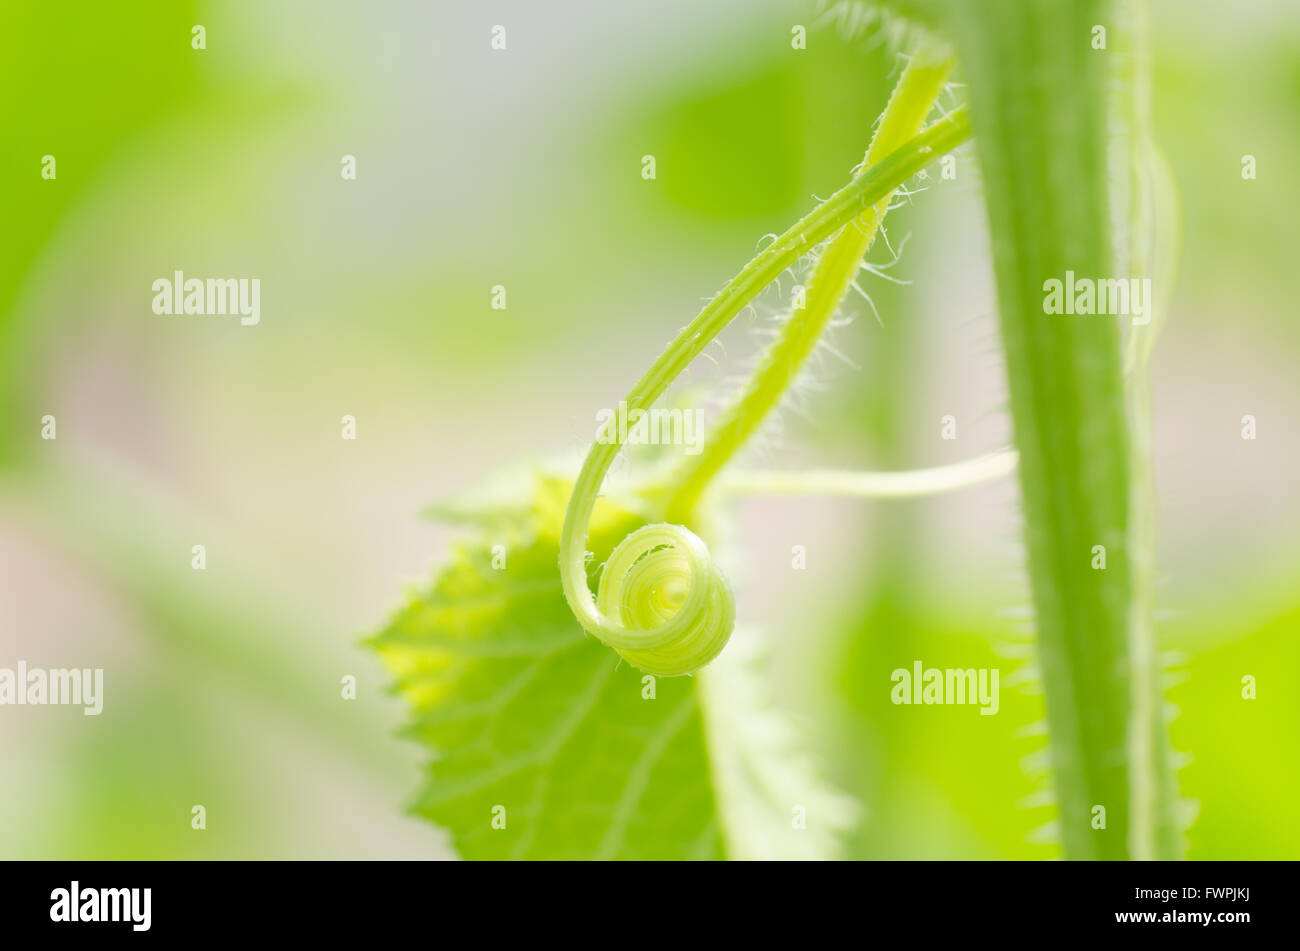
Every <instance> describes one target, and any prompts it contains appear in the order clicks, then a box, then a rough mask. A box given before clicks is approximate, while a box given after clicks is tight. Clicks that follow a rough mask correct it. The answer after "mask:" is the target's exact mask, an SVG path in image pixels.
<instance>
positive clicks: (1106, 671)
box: [949, 0, 1169, 859]
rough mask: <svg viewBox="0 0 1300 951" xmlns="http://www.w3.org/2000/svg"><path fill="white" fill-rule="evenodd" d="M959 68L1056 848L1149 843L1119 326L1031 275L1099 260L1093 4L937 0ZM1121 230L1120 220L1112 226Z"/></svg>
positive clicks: (1108, 245) (1107, 71) (1140, 521)
mask: <svg viewBox="0 0 1300 951" xmlns="http://www.w3.org/2000/svg"><path fill="white" fill-rule="evenodd" d="M949 9H950V11H951V13H952V19H953V25H954V26H955V27H956V30H957V34H958V42H959V52H960V55H961V58H962V63H963V65H964V67H965V69H966V70H967V73H968V77H967V78H968V81H969V85H970V93H971V108H972V109H973V111H974V113H975V117H976V125H977V128H978V131H979V137H978V153H979V158H980V163H981V166H982V168H983V173H984V174H983V177H984V182H985V203H986V206H987V209H988V216H989V223H990V229H991V232H992V245H993V263H994V271H995V276H996V278H997V290H998V305H999V311H1000V325H1001V335H1002V341H1003V348H1004V351H1005V354H1006V366H1007V374H1008V379H1009V383H1010V391H1011V414H1012V419H1013V422H1014V425H1015V437H1016V443H1017V446H1018V448H1019V450H1020V483H1021V489H1022V494H1023V497H1024V508H1025V541H1026V547H1027V552H1028V558H1029V574H1030V582H1031V586H1032V590H1033V596H1034V605H1035V612H1036V620H1037V626H1038V642H1039V650H1038V659H1039V663H1040V665H1041V668H1042V676H1043V681H1044V687H1045V694H1046V703H1047V718H1048V725H1049V727H1050V736H1051V754H1052V764H1053V771H1054V781H1055V786H1056V793H1057V800H1058V805H1059V810H1060V818H1059V821H1060V828H1061V836H1062V839H1063V843H1064V847H1065V854H1066V857H1067V858H1083V859H1087V858H1097V859H1126V858H1152V857H1157V856H1163V855H1168V848H1167V847H1168V845H1169V839H1168V836H1167V835H1165V834H1163V833H1162V832H1161V831H1160V830H1162V829H1165V828H1167V827H1168V816H1167V814H1166V809H1167V806H1166V803H1167V798H1166V797H1165V796H1164V795H1163V794H1162V792H1161V791H1162V790H1163V789H1165V788H1167V786H1166V774H1167V764H1166V762H1165V761H1164V759H1163V756H1162V755H1161V751H1162V750H1163V746H1164V743H1165V742H1166V737H1165V734H1164V728H1163V719H1162V713H1161V710H1160V707H1161V704H1160V702H1159V697H1158V695H1157V694H1156V692H1155V686H1154V681H1153V680H1152V679H1151V678H1152V674H1153V657H1152V648H1151V639H1150V638H1151V631H1150V627H1149V624H1148V623H1147V621H1146V614H1145V611H1144V609H1143V608H1142V607H1141V599H1142V596H1143V592H1142V585H1143V577H1144V576H1145V574H1146V572H1147V570H1148V566H1149V558H1150V551H1149V545H1150V538H1149V523H1148V522H1147V521H1146V518H1147V515H1146V510H1145V509H1144V508H1143V506H1144V505H1146V504H1147V502H1149V500H1148V499H1146V498H1145V493H1144V492H1143V491H1142V490H1141V489H1140V488H1137V487H1138V486H1139V485H1140V483H1141V482H1142V480H1143V478H1144V476H1143V472H1142V466H1143V463H1142V460H1141V456H1142V454H1143V453H1144V452H1145V449H1146V447H1145V445H1144V444H1143V441H1144V437H1143V432H1144V431H1142V430H1138V431H1136V435H1135V431H1134V430H1131V429H1130V425H1129V420H1130V415H1129V414H1130V412H1137V413H1140V414H1143V415H1145V412H1146V407H1145V405H1143V402H1144V401H1143V400H1142V399H1137V400H1134V399H1132V392H1131V390H1130V385H1129V381H1128V380H1127V379H1126V377H1125V374H1124V367H1123V359H1122V351H1121V346H1122V338H1121V327H1120V321H1119V320H1118V319H1116V317H1114V316H1084V317H1078V316H1076V317H1065V316H1061V315H1059V314H1053V313H1048V312H1047V309H1046V308H1045V306H1044V290H1045V282H1047V281H1049V280H1053V279H1055V280H1061V279H1063V278H1064V277H1065V276H1066V272H1067V271H1073V272H1074V273H1075V274H1076V275H1079V276H1081V277H1087V278H1091V279H1094V280H1105V279H1125V278H1128V277H1130V276H1131V275H1128V274H1120V273H1116V254H1115V249H1114V247H1113V245H1112V241H1113V236H1114V233H1113V231H1112V225H1113V222H1112V219H1111V216H1110V209H1109V198H1110V196H1109V193H1108V183H1109V178H1110V176H1109V168H1108V162H1107V148H1108V144H1109V140H1110V135H1111V129H1110V127H1109V125H1108V110H1107V101H1108V93H1107V86H1108V82H1109V81H1110V80H1111V79H1112V78H1113V74H1112V72H1111V69H1112V64H1113V60H1112V58H1111V57H1112V54H1111V53H1110V52H1108V50H1107V48H1106V47H1105V44H1104V42H1099V40H1100V36H1101V35H1100V34H1099V30H1104V29H1105V25H1109V27H1110V32H1111V33H1112V34H1114V33H1115V32H1116V31H1117V30H1120V29H1122V28H1123V27H1122V26H1121V25H1120V24H1119V23H1117V22H1116V20H1115V19H1114V17H1113V16H1111V14H1112V13H1113V12H1114V7H1113V5H1112V4H1111V3H1109V2H1106V0H985V2H981V3H980V4H978V5H977V4H969V3H964V2H955V3H952V4H950V5H949ZM1118 224H1119V227H1120V228H1125V227H1127V226H1128V225H1129V222H1128V221H1127V220H1123V219H1121V220H1119V221H1118ZM1135 441H1136V445H1135Z"/></svg>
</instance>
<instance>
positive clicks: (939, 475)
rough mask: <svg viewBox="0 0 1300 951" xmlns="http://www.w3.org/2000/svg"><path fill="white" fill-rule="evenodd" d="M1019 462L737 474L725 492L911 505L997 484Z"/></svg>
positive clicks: (1000, 457) (995, 457) (994, 455)
mask: <svg viewBox="0 0 1300 951" xmlns="http://www.w3.org/2000/svg"><path fill="white" fill-rule="evenodd" d="M1018 459H1019V456H1018V454H1017V453H1016V451H1015V450H1014V449H1003V450H1002V451H1000V452H991V453H989V454H987V455H984V456H978V457H976V458H974V459H966V460H963V461H962V462H956V463H953V464H952V465H947V466H935V467H934V468H932V469H912V470H909V471H906V472H859V471H855V470H852V469H813V470H809V471H800V472H737V473H734V474H732V475H730V476H724V477H723V479H722V482H721V488H722V489H723V491H726V492H731V493H736V494H748V495H849V496H857V497H860V498H871V499H907V498H915V497H917V496H922V495H935V494H937V493H940V492H950V491H953V490H954V489H965V488H968V487H970V486H973V485H979V484H981V483H983V482H992V481H994V480H996V479H1000V478H1002V477H1003V476H1007V475H1010V474H1011V473H1012V472H1015V470H1016V463H1017V461H1018Z"/></svg>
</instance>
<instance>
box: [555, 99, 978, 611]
mask: <svg viewBox="0 0 1300 951" xmlns="http://www.w3.org/2000/svg"><path fill="white" fill-rule="evenodd" d="M969 136H970V122H969V116H968V114H967V112H966V110H965V109H964V108H961V109H957V110H954V111H953V112H952V113H951V114H949V115H948V116H946V117H945V118H942V119H939V120H937V121H935V122H934V123H932V124H931V125H930V126H929V127H928V128H927V129H925V131H923V132H921V133H920V134H918V135H916V136H914V137H913V138H912V139H911V140H909V141H908V142H906V143H905V144H903V145H901V146H900V147H898V148H897V149H895V150H893V151H892V152H891V154H890V155H889V156H888V157H887V158H885V159H884V160H882V161H881V162H879V163H877V164H875V165H873V166H872V167H871V168H869V169H867V170H866V171H865V172H864V173H863V174H862V175H860V176H859V177H857V178H855V179H854V180H853V181H851V182H850V183H849V184H847V185H845V186H844V187H843V188H841V189H840V190H839V191H838V192H836V193H835V194H834V195H832V196H831V197H830V198H828V199H827V200H826V201H824V202H823V203H822V204H820V205H818V206H817V207H816V208H815V209H813V210H812V211H811V212H810V213H809V214H808V215H806V216H805V217H804V218H802V219H801V220H800V221H798V222H797V223H796V224H795V225H794V226H793V227H791V228H790V229H789V230H787V231H786V232H785V233H784V234H782V235H781V236H780V237H778V238H777V239H776V240H775V241H773V242H772V243H771V244H770V245H768V246H767V247H766V248H764V249H763V250H762V251H761V252H760V253H759V254H758V255H756V256H755V257H754V258H753V259H752V260H751V261H750V262H749V263H748V264H746V265H745V266H744V268H742V269H741V271H740V273H739V274H737V275H736V276H735V277H734V278H732V280H730V281H729V282H728V283H727V284H726V285H725V286H723V288H722V289H721V290H720V291H719V292H718V294H717V296H716V297H714V298H713V300H712V301H710V302H709V304H708V305H707V306H705V308H704V309H703V310H702V311H700V313H699V314H698V315H697V316H696V317H695V319H694V320H692V321H691V322H690V324H688V325H687V326H686V327H685V328H684V329H683V330H682V332H681V333H680V334H678V336H677V337H676V339H674V340H673V342H672V343H671V344H669V345H668V348H667V349H666V350H664V352H663V353H662V354H660V355H659V357H658V359H656V360H655V361H654V363H653V364H652V365H651V366H650V369H648V370H647V371H646V373H645V375H644V376H642V377H641V379H640V380H639V381H638V382H637V383H636V385H635V386H634V387H633V388H632V390H631V392H630V393H629V394H628V395H627V398H626V404H627V407H628V411H629V412H631V411H633V410H637V409H641V410H647V409H649V408H650V407H651V406H652V405H653V403H654V402H655V400H657V399H658V398H659V397H660V396H661V395H662V394H663V392H664V391H665V390H666V389H667V388H668V386H669V385H670V384H671V383H672V381H673V380H674V379H676V378H677V376H678V375H679V374H680V373H681V372H682V371H683V370H685V369H686V367H687V366H689V365H690V364H691V362H692V361H693V360H694V359H695V358H696V357H698V356H699V355H700V353H701V352H702V351H703V350H704V348H705V347H707V346H708V345H709V343H710V342H711V341H712V340H713V338H714V337H716V336H717V335H718V334H719V333H720V332H721V331H722V329H723V328H724V327H726V326H727V324H728V323H730V322H731V320H732V319H733V318H734V317H735V316H736V315H737V314H738V313H739V312H740V311H741V310H742V309H743V308H744V307H745V306H746V305H747V304H748V303H749V302H750V301H751V300H753V299H754V297H756V296H757V295H758V294H759V293H760V292H761V291H762V290H763V288H765V287H766V286H767V285H768V284H770V283H771V282H772V281H773V280H775V279H776V278H777V277H778V276H779V275H780V274H781V273H782V272H783V271H784V270H785V269H786V268H788V267H789V266H790V265H792V264H793V263H794V262H795V261H797V260H798V259H799V257H800V256H802V255H803V254H806V253H807V252H808V251H810V250H812V249H813V248H815V247H816V246H817V245H818V244H820V243H821V242H822V241H824V240H826V239H827V238H828V237H830V236H831V235H833V234H834V233H835V232H836V231H838V230H839V229H841V228H843V227H844V226H845V225H847V224H848V223H849V222H851V221H853V220H854V219H855V218H857V217H858V216H859V215H860V214H862V213H863V212H864V210H866V209H869V208H871V207H873V206H874V205H876V204H877V203H878V202H880V201H882V200H885V199H887V198H888V197H889V196H890V195H891V194H893V192H894V190H895V189H897V188H898V186H899V185H901V184H902V183H903V182H905V181H907V180H908V179H909V178H911V177H912V176H913V175H915V174H916V173H917V172H919V171H920V170H921V169H923V168H925V167H926V166H927V165H929V164H930V163H931V162H933V161H935V160H936V159H937V158H939V156H941V155H943V154H944V153H946V152H948V151H950V150H952V149H954V148H956V147H957V146H958V145H960V144H961V143H962V142H964V141H966V139H967V138H968V137H969ZM607 436H608V437H609V438H608V439H607V440H604V441H597V442H596V443H594V444H593V445H592V447H591V450H590V452H589V453H588V454H587V458H586V460H585V461H584V462H583V465H582V469H581V470H580V471H579V473H578V477H577V479H576V481H575V482H574V487H573V493H572V495H571V496H570V497H569V504H568V507H567V509H566V510H565V518H564V528H563V531H562V532H561V538H560V574H561V579H562V582H563V585H564V592H565V597H566V599H567V600H568V602H569V607H570V609H571V610H572V611H573V612H574V615H575V617H576V618H577V619H578V621H579V622H580V623H581V624H582V626H583V627H584V628H585V629H586V630H588V631H600V630H602V629H604V628H606V627H608V626H609V625H608V621H607V619H606V618H604V617H603V616H602V615H601V613H600V611H599V610H598V609H597V607H596V604H595V601H594V598H593V597H592V593H591V590H590V588H589V587H588V585H587V571H586V541H587V526H588V523H589V522H590V519H591V514H592V511H593V510H594V508H595V505H596V498H597V496H598V494H599V492H600V487H601V484H602V483H603V482H604V479H605V475H606V473H607V472H608V471H609V467H610V465H611V464H612V463H613V461H614V459H615V457H616V456H617V455H618V453H619V450H620V449H621V448H622V443H621V442H620V440H619V435H618V432H617V427H616V426H613V425H611V426H610V427H609V429H608V431H607Z"/></svg>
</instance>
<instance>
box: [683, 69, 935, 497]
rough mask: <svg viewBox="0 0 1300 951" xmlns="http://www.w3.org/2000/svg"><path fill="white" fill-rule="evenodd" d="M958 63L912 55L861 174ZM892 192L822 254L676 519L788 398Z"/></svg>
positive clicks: (921, 111) (910, 132)
mask: <svg viewBox="0 0 1300 951" xmlns="http://www.w3.org/2000/svg"><path fill="white" fill-rule="evenodd" d="M951 70H952V61H951V59H949V58H948V57H947V56H946V55H942V54H939V53H938V52H937V51H934V50H930V49H923V50H920V51H918V52H917V53H916V54H915V55H913V57H912V59H911V61H910V62H909V63H908V65H907V67H906V68H905V69H904V70H903V74H902V76H901V77H899V80H898V85H897V86H895V87H894V92H893V94H892V96H891V97H890V100H889V103H888V104H887V105H886V106H885V111H884V112H883V113H882V114H881V117H880V123H879V125H877V127H876V132H875V135H874V136H873V137H872V139H871V145H870V147H869V148H868V149H867V154H866V158H865V159H864V160H863V163H862V166H861V170H860V171H859V172H858V174H859V175H863V174H866V171H867V170H868V169H869V168H870V167H871V166H873V165H874V164H875V163H876V162H878V161H880V159H882V158H884V157H885V156H886V155H888V154H889V153H891V152H893V151H894V150H895V149H897V148H898V147H899V146H900V145H902V144H903V143H904V142H906V141H907V140H908V139H910V138H911V137H912V136H914V135H915V134H916V132H917V130H918V129H920V128H921V124H922V123H923V122H925V119H926V117H927V116H928V115H929V114H930V111H931V110H932V109H933V108H934V104H935V100H936V99H937V98H938V96H939V93H940V92H942V90H943V85H944V83H945V82H946V81H947V78H948V74H949V72H951ZM892 195H893V193H892V192H891V193H890V194H889V195H886V196H885V197H884V198H882V199H881V200H880V201H878V202H876V203H875V204H873V205H872V206H871V207H870V208H868V209H866V210H865V211H864V212H862V214H860V215H858V216H857V217H856V218H855V219H854V220H853V221H851V222H849V223H848V224H847V225H846V226H845V227H844V230H843V231H841V232H840V233H839V235H837V236H836V237H835V239H834V240H833V241H831V242H830V243H829V244H828V245H827V246H826V248H825V249H824V250H823V251H822V254H821V257H820V258H819V259H818V261H817V265H816V267H815V269H814V270H813V275H812V280H811V281H810V283H809V288H808V298H807V304H806V306H805V307H804V308H802V309H800V310H795V311H794V313H793V314H792V315H791V316H790V318H789V320H787V321H786V323H785V325H784V326H783V327H782V331H781V334H780V336H779V337H778V338H777V339H776V341H775V342H774V343H773V344H772V345H771V346H770V347H769V348H768V349H767V351H766V353H764V355H763V358H762V360H761V362H760V363H759V367H758V370H757V371H756V372H755V373H754V375H753V376H752V377H751V378H750V379H749V381H748V383H747V384H746V385H745V388H744V390H743V391H742V392H741V394H740V396H739V397H738V398H737V399H736V401H735V402H734V403H733V404H732V405H731V406H730V407H729V408H728V409H727V410H726V411H725V412H724V413H723V415H722V417H721V419H720V420H719V422H718V425H717V426H716V427H715V428H714V429H713V430H712V431H711V433H710V435H709V438H708V439H707V441H706V442H705V445H704V447H703V451H702V452H701V453H700V454H699V455H698V456H695V457H693V458H689V459H688V461H687V462H686V464H685V465H684V467H683V469H682V471H681V473H680V474H679V475H678V477H677V478H678V480H679V487H678V489H677V491H676V493H675V495H674V496H673V498H672V499H671V501H670V503H669V507H668V517H669V519H670V520H672V521H680V522H690V521H691V519H692V516H693V514H694V511H695V507H696V506H697V505H698V504H699V501H700V498H701V496H702V495H703V494H704V491H705V489H706V488H707V487H708V485H709V483H710V482H711V481H712V480H713V478H714V476H716V475H717V473H718V471H719V470H720V469H721V468H722V467H723V466H724V465H726V464H727V462H728V461H730V459H731V458H732V457H733V456H734V455H735V454H736V452H737V451H738V450H739V449H740V448H741V447H742V446H743V445H744V444H745V443H746V442H748V440H749V438H750V437H751V436H752V435H753V434H754V432H755V430H757V429H758V427H759V425H760V424H761V423H762V422H763V420H764V419H765V418H766V417H767V415H768V413H770V412H771V411H772V409H773V408H774V407H775V406H776V405H777V404H778V403H779V402H780V401H781V398H782V396H784V395H785V393H786V391H787V390H788V389H789V388H790V385H791V384H792V383H793V382H794V380H795V377H796V376H797V375H798V373H799V371H800V370H801V369H802V368H803V365H804V363H805V362H806V361H807V359H808V356H809V354H811V353H812V351H813V348H814V347H815V346H816V344H817V341H818V340H820V339H821V336H822V333H823V332H824V331H825V329H826V325H827V324H828V323H829V322H830V320H831V318H832V317H834V316H835V312H836V311H837V310H838V309H839V306H840V303H841V302H842V301H843V300H844V297H845V295H846V294H848V292H849V289H850V287H851V286H852V285H853V281H854V280H855V278H856V277H857V274H858V269H859V268H860V267H861V265H862V259H863V257H864V256H865V255H866V253H867V251H869V250H870V249H871V245H872V242H873V241H874V240H875V237H876V233H877V231H878V230H879V229H880V224H881V222H882V221H883V220H884V217H885V213H886V212H887V211H888V209H889V201H890V198H891V197H892Z"/></svg>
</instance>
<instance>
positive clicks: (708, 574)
mask: <svg viewBox="0 0 1300 951" xmlns="http://www.w3.org/2000/svg"><path fill="white" fill-rule="evenodd" d="M596 606H597V607H598V608H599V609H600V611H601V613H602V614H604V615H605V616H606V617H608V618H612V619H616V620H617V621H618V622H619V623H620V624H621V625H622V630H621V631H619V632H618V633H617V634H615V635H614V636H612V637H606V638H605V643H607V644H609V646H611V647H613V648H614V649H615V650H617V651H618V653H619V656H621V657H623V658H624V659H625V660H626V661H627V662H628V663H630V664H632V665H633V666H635V667H637V668H639V669H641V670H644V671H645V672H646V673H648V674H654V675H655V676H658V677H677V676H680V675H682V674H689V673H691V672H692V671H695V670H699V669H700V668H701V667H703V666H704V665H705V664H707V663H708V662H709V661H711V660H713V658H715V657H717V656H718V654H719V653H720V652H721V651H722V648H723V647H725V646H726V644H727V640H728V639H729V638H730V637H731V630H732V627H733V626H734V625H735V621H736V599H735V596H734V595H733V594H732V592H731V584H730V583H729V582H728V581H727V579H726V577H725V576H724V575H723V574H722V571H721V570H720V569H719V568H718V567H717V565H716V564H714V562H713V559H712V558H711V557H710V555H709V550H708V548H707V547H706V546H705V544H704V542H703V541H701V540H700V538H699V537H698V536H697V535H696V534H695V533H694V532H692V531H691V530H690V529H688V528H686V527H684V526H682V525H665V524H658V525H646V526H645V527H643V528H639V529H637V530H636V531H635V532H633V533H632V534H630V535H628V536H627V537H626V538H624V539H623V541H622V542H620V543H619V545H618V547H617V548H615V549H614V552H613V554H611V555H610V556H609V561H607V562H606V563H605V569H604V571H603V572H602V573H601V576H600V587H599V589H598V591H597V593H596Z"/></svg>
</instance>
